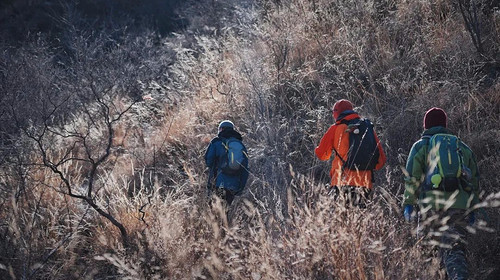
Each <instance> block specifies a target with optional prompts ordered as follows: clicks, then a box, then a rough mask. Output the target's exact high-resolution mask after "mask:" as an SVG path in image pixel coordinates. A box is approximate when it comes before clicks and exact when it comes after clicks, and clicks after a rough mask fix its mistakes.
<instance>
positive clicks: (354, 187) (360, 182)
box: [315, 99, 386, 206]
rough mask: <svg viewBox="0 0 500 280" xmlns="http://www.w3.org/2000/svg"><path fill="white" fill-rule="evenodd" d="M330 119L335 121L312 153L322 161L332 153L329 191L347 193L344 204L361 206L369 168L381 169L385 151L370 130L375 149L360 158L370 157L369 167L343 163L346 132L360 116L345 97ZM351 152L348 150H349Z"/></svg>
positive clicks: (368, 182)
mask: <svg viewBox="0 0 500 280" xmlns="http://www.w3.org/2000/svg"><path fill="white" fill-rule="evenodd" d="M333 118H334V119H335V124H333V125H332V126H330V128H329V129H328V131H327V132H326V133H325V135H324V136H323V138H322V139H321V141H320V143H319V146H318V147H316V149H315V153H316V156H317V157H318V158H319V159H320V160H324V161H325V160H329V159H330V157H331V156H332V153H333V154H334V159H333V161H332V168H331V170H330V177H331V179H332V180H331V187H332V188H333V191H334V192H335V193H336V194H338V193H339V190H340V191H341V192H342V193H343V194H344V195H346V194H348V196H347V197H346V199H347V202H348V203H350V204H355V205H360V206H363V205H364V202H366V201H365V200H366V199H367V198H368V197H369V196H370V194H371V191H372V188H373V169H375V170H379V169H381V168H382V166H383V165H384V164H385V161H386V156H385V153H384V151H383V149H382V145H381V144H380V141H379V139H378V137H377V134H376V133H375V131H373V136H374V140H373V142H374V143H375V144H373V145H372V146H375V145H376V148H375V147H374V151H373V152H371V153H370V155H363V157H364V158H368V157H370V158H372V157H373V160H372V163H371V165H370V167H367V168H357V167H355V168H353V167H352V166H346V165H348V164H349V163H348V159H349V158H350V157H349V153H350V151H349V148H350V144H349V138H350V134H352V133H356V127H355V125H356V123H359V122H360V120H361V118H360V116H359V115H358V114H357V113H356V112H355V111H354V110H353V106H352V103H351V102H349V101H348V100H346V99H341V100H339V101H337V102H336V103H335V105H334V106H333ZM368 123H369V126H371V127H372V125H371V122H369V121H368ZM353 126H354V127H353ZM365 135H366V134H365ZM372 138H373V137H372ZM351 140H353V139H351ZM358 150H360V149H358ZM376 150H378V151H376ZM353 152H354V151H351V153H353ZM375 154H378V159H376V157H377V155H375ZM367 166H368V165H367ZM363 169H368V170H363Z"/></svg>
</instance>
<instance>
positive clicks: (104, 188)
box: [0, 0, 500, 279]
mask: <svg viewBox="0 0 500 280" xmlns="http://www.w3.org/2000/svg"><path fill="white" fill-rule="evenodd" d="M90 2H92V1H89V2H88V3H90ZM104 2H106V3H108V4H106V5H109V6H106V5H105V6H104V7H108V8H109V10H106V9H95V10H94V8H95V7H97V6H86V5H88V3H87V2H86V1H81V2H79V3H78V5H77V4H76V3H75V4H72V3H69V4H66V5H62V4H61V3H60V2H57V3H54V5H55V6H50V5H48V4H47V3H51V2H50V1H11V4H8V5H3V6H1V7H2V9H3V10H2V12H3V14H2V15H4V17H2V20H3V22H7V23H8V25H3V24H2V32H1V33H0V34H2V37H3V38H5V40H2V43H1V45H0V46H1V59H0V73H1V74H0V91H1V96H0V121H1V126H0V132H1V134H0V140H1V142H0V148H1V150H0V152H1V155H0V156H1V157H0V163H1V164H2V165H1V168H0V218H1V219H0V234H1V237H2V238H1V242H0V252H1V253H0V275H1V276H2V278H7V279H9V278H11V279H17V278H22V279H68V278H89V279H91V278H94V279H102V278H117V279H121V278H131V279H137V278H139V279H164V278H174V279H206V278H208V279H249V278H251V279H416V278H420V279H444V274H443V271H442V270H441V269H440V266H439V260H438V258H437V257H436V251H435V250H433V249H432V248H431V247H430V246H428V245H427V244H425V242H424V241H422V240H420V239H418V238H417V236H415V232H414V231H413V228H414V226H413V225H409V224H406V223H404V222H403V221H402V215H401V212H402V210H401V205H400V204H401V196H402V192H403V176H404V175H403V172H402V170H401V167H402V166H404V163H405V161H406V157H407V154H408V151H409V149H410V147H411V145H412V144H413V142H414V141H416V140H417V139H418V138H419V135H420V133H421V132H422V118H423V114H424V112H425V111H426V110H427V109H428V108H430V107H433V106H439V107H442V108H444V109H445V110H446V111H447V113H448V116H449V126H450V128H451V129H452V130H453V131H454V132H456V133H457V134H458V135H459V136H460V137H461V138H462V139H463V140H464V141H465V142H466V143H467V144H468V145H469V146H470V147H471V148H472V150H473V151H474V152H475V153H476V157H477V158H476V159H477V161H478V164H479V168H480V171H481V186H482V187H483V190H484V191H483V194H482V198H483V200H484V201H485V207H486V208H485V209H486V211H485V212H486V213H487V214H488V219H487V222H488V223H487V224H486V225H485V224H484V223H482V222H481V223H479V224H478V225H477V226H476V227H475V228H474V231H475V232H476V234H475V235H472V237H473V238H472V239H471V240H472V241H471V242H470V243H469V251H468V258H469V260H470V262H471V269H472V274H473V277H474V278H475V279H487V277H490V276H488V275H489V274H491V273H492V271H493V270H494V269H495V268H497V267H499V266H500V263H499V262H498V259H499V255H500V251H499V248H500V246H499V244H500V238H499V234H498V230H499V229H500V220H499V218H498V217H499V215H498V214H499V211H498V206H499V201H500V197H499V190H498V186H499V185H500V179H499V178H498V176H497V174H496V173H497V172H496V170H498V169H499V168H500V165H499V164H498V162H499V160H500V153H499V152H498V151H499V150H500V141H499V140H498V139H500V130H499V128H498V122H499V121H500V83H499V75H500V11H499V10H498V4H496V3H495V2H494V1H464V0H457V1H446V0H440V1H397V0H395V1H362V2H360V1H327V0H290V1H275V0H274V1H266V0H261V1H258V2H257V3H254V1H231V0H226V1H185V2H184V1H183V3H182V4H181V3H180V2H175V1H170V2H166V3H169V4H165V5H170V3H171V6H170V7H177V8H178V9H177V10H176V11H175V13H172V10H170V9H169V8H166V9H160V8H158V7H159V6H156V5H160V4H159V3H160V2H161V1H147V3H148V5H144V6H141V7H140V8H138V9H136V8H135V6H133V5H132V2H133V1H130V2H120V3H121V4H116V5H118V6H114V5H115V4H109V3H114V2H110V1H103V3H104ZM33 3H35V4H36V5H42V6H43V5H45V6H44V7H57V8H53V9H52V10H51V11H52V12H51V13H47V14H48V15H51V16H47V18H48V19H50V21H49V22H50V23H53V24H54V25H55V26H54V27H53V28H49V29H45V28H42V29H40V30H36V28H35V29H33V27H32V26H33V25H30V24H26V25H24V27H22V28H21V27H19V26H21V25H18V24H17V23H19V22H20V21H18V20H17V21H16V20H15V19H13V18H10V17H8V16H5V15H13V14H15V13H13V14H10V12H11V10H9V9H14V8H16V7H28V8H29V7H31V6H29V5H32V4H33ZM16 5H18V6H16ZM23 5H24V6H23ZM26 5H27V6H26ZM33 5H34V4H33ZM37 7H38V6H37ZM110 7H114V8H116V7H120V8H119V9H118V12H116V14H114V13H111V14H107V13H104V14H105V16H104V17H103V15H102V14H100V12H102V11H117V10H116V9H114V8H113V9H111V8H110ZM148 7H156V8H158V9H157V10H156V11H155V12H154V13H153V12H152V11H149V10H148V9H149V8H148ZM167 10H168V13H169V15H172V14H175V15H178V17H179V18H182V19H184V20H182V21H181V22H182V24H180V25H177V26H179V27H182V28H181V29H177V30H176V31H175V32H173V33H172V32H171V33H169V34H168V35H167V36H165V32H166V31H165V30H160V29H161V28H160V27H159V25H158V24H153V25H148V24H147V21H144V22H142V21H141V19H144V18H150V19H152V20H153V21H154V20H155V19H159V18H161V17H162V15H163V14H162V12H161V11H163V12H167ZM21 14H25V15H29V14H30V12H29V10H27V11H24V12H23V13H21ZM44 15H45V14H44ZM56 15H57V16H56ZM122 15H130V16H128V17H127V18H126V19H124V17H123V16H122ZM144 15H148V16H144ZM176 17H177V16H176ZM44 18H45V17H44ZM137 18H139V20H138V19H137ZM96 19H97V20H96ZM42 22H43V21H42ZM188 22H189V24H188ZM165 24H166V25H169V24H170V23H165ZM14 26H17V27H19V28H20V29H12V28H13V27H14ZM35 26H39V25H37V24H35ZM14 30H16V31H15V32H14ZM18 30H19V31H22V30H24V31H22V32H20V34H18ZM47 30H48V32H44V31H47ZM26 31H30V32H26ZM34 31H39V32H38V33H37V32H34ZM21 34H24V35H21ZM14 35H16V36H21V38H22V39H19V37H16V36H14ZM340 98H347V99H349V100H351V101H352V102H353V103H354V104H355V105H356V106H357V107H356V110H357V111H359V112H360V113H361V114H362V115H363V116H366V117H368V118H370V119H371V120H372V121H373V122H374V123H375V124H376V129H377V133H378V134H379V137H380V138H381V141H382V142H383V145H384V149H385V151H386V154H387V156H388V163H387V165H386V167H384V169H383V170H382V171H381V172H378V173H377V174H376V180H377V181H376V183H375V185H376V189H375V196H374V200H373V202H372V203H371V204H370V205H369V206H368V208H367V209H345V208H344V207H342V205H340V204H337V203H336V202H334V201H332V199H331V197H329V196H327V195H325V192H324V185H325V184H327V183H328V182H329V179H328V170H329V163H325V162H319V161H318V160H317V159H316V158H315V156H314V152H313V150H314V147H315V146H316V145H317V144H318V142H319V139H320V138H321V136H322V135H323V133H324V132H325V131H326V130H327V128H328V127H329V126H330V125H331V124H332V117H331V106H332V105H333V103H334V102H335V101H336V100H338V99H340ZM227 118H229V119H231V120H233V121H234V122H235V124H236V126H237V129H238V130H239V131H240V132H242V134H243V135H244V141H245V143H246V145H247V147H248V148H249V154H250V171H251V177H250V180H249V183H248V185H247V188H246V190H245V192H244V193H243V195H242V196H241V197H238V198H237V199H236V201H235V203H234V205H233V206H232V207H231V208H230V209H229V212H228V213H227V215H226V212H225V210H224V208H223V206H222V204H221V202H220V201H217V200H216V201H214V202H213V203H212V204H211V205H210V204H209V203H208V201H207V198H206V197H205V186H206V179H207V177H206V173H205V166H204V162H203V155H204V151H205V148H206V146H207V144H208V142H209V141H210V139H211V138H212V137H214V136H215V133H216V127H217V124H218V123H219V122H220V121H221V120H223V119H227ZM483 218H485V217H483ZM491 277H495V276H494V275H493V276H491Z"/></svg>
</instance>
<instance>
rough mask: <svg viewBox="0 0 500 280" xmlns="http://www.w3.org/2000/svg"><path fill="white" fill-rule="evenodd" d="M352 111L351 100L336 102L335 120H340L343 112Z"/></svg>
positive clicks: (334, 107) (334, 108) (334, 106)
mask: <svg viewBox="0 0 500 280" xmlns="http://www.w3.org/2000/svg"><path fill="white" fill-rule="evenodd" d="M352 109H353V107H352V103H351V102H350V101H349V100H347V99H340V100H339V101H337V102H335V105H333V118H334V119H338V117H339V116H340V114H342V112H344V111H347V110H352Z"/></svg>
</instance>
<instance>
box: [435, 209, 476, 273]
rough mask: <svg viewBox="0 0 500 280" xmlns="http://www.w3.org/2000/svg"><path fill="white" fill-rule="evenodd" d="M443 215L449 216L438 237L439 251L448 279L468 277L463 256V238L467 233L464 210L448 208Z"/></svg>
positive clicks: (465, 260)
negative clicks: (446, 226) (444, 227)
mask: <svg viewBox="0 0 500 280" xmlns="http://www.w3.org/2000/svg"><path fill="white" fill-rule="evenodd" d="M441 216H443V217H446V216H448V217H450V219H449V220H448V222H447V225H448V228H447V229H446V230H444V231H443V232H441V233H442V236H441V237H440V243H441V244H442V245H443V246H441V248H440V250H439V253H440V255H441V261H442V263H443V265H444V267H445V269H446V274H447V275H448V279H449V280H465V279H468V278H469V270H468V267H467V259H466V257H465V251H466V248H465V238H466V235H467V231H466V226H467V222H468V220H467V217H466V216H465V210H461V209H450V210H448V211H446V212H445V213H442V214H441Z"/></svg>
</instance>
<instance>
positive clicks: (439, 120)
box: [424, 107, 448, 129]
mask: <svg viewBox="0 0 500 280" xmlns="http://www.w3.org/2000/svg"><path fill="white" fill-rule="evenodd" d="M447 121H448V117H447V116H446V112H445V111H444V110H443V109H441V108H437V107H433V108H430V109H429V110H427V112H425V116H424V129H429V128H431V127H435V126H442V127H446V126H447Z"/></svg>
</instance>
